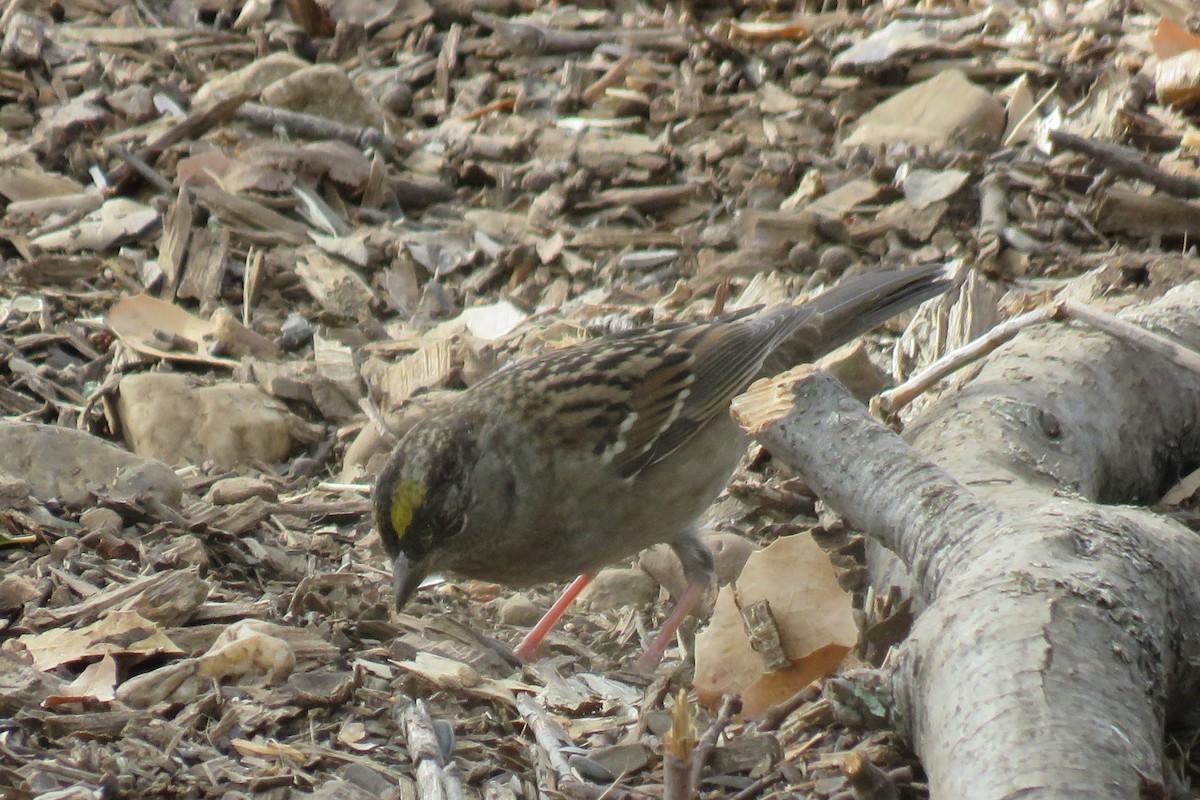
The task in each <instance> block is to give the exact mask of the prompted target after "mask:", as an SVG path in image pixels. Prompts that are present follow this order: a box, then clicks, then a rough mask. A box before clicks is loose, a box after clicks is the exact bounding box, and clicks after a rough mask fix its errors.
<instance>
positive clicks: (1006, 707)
mask: <svg viewBox="0 0 1200 800" xmlns="http://www.w3.org/2000/svg"><path fill="white" fill-rule="evenodd" d="M1122 317H1123V318H1124V319H1127V320H1128V321H1131V322H1134V323H1136V324H1139V325H1143V326H1146V327H1148V328H1150V329H1152V330H1154V331H1156V332H1158V333H1160V334H1162V335H1164V336H1167V337H1169V338H1171V339H1173V340H1174V341H1176V342H1178V343H1179V344H1181V345H1182V346H1184V347H1188V348H1191V349H1200V283H1193V284H1189V285H1187V286H1183V287H1179V288H1177V289H1175V290H1172V291H1171V292H1169V293H1168V294H1167V295H1166V296H1164V297H1163V298H1162V299H1161V300H1159V301H1158V302H1156V303H1154V304H1153V305H1151V306H1149V307H1146V308H1144V309H1141V310H1138V311H1135V312H1133V313H1129V314H1124V315H1122ZM734 415H735V417H736V418H737V419H738V421H739V422H740V423H741V424H742V425H743V426H745V427H746V428H747V430H749V431H750V432H751V433H752V434H753V435H754V436H755V437H756V438H757V439H758V440H759V441H760V442H762V443H763V444H764V445H765V446H766V447H767V448H768V449H769V450H770V451H771V452H772V454H773V455H774V456H776V457H778V458H779V459H780V460H781V461H783V462H784V463H786V464H788V465H789V466H791V467H792V468H794V469H795V470H796V471H797V472H798V473H799V474H800V475H801V476H802V477H803V478H804V479H805V480H806V481H807V482H808V483H809V485H810V486H811V487H812V488H813V489H814V490H815V491H816V492H817V494H818V495H819V496H820V497H821V498H822V499H823V500H825V502H827V503H828V504H829V505H830V506H831V507H832V508H833V509H834V510H836V511H838V512H839V513H841V514H842V515H844V516H845V517H846V518H847V519H848V521H849V522H850V523H851V524H853V525H854V526H855V527H857V528H859V529H860V530H862V531H864V532H865V533H866V534H867V535H868V536H869V537H871V539H872V540H873V541H874V542H876V543H878V544H879V545H882V548H878V550H877V552H876V556H877V557H876V558H873V559H872V563H870V564H869V567H870V569H871V571H872V575H873V579H876V580H880V579H883V577H884V576H889V577H890V576H893V575H895V574H896V572H895V569H894V563H889V562H895V563H898V564H899V565H900V566H901V567H902V568H903V571H904V573H906V575H907V576H908V578H909V581H908V582H907V583H908V587H909V591H911V593H912V596H913V599H914V601H915V605H916V606H917V607H918V608H919V609H921V611H920V615H919V616H918V618H917V620H916V622H915V623H914V627H913V630H912V632H911V634H910V636H909V638H908V639H907V640H906V641H905V642H904V643H903V644H901V645H900V646H899V647H898V648H896V649H895V650H894V651H893V652H892V653H891V655H890V657H889V658H888V660H887V662H885V665H884V668H883V671H882V674H881V678H882V685H883V686H884V687H885V688H886V689H887V690H888V692H889V693H890V696H891V699H892V705H891V715H892V722H893V723H894V724H895V725H896V727H897V729H898V730H900V731H901V732H902V733H903V734H905V735H906V736H907V737H908V739H909V741H910V742H911V744H912V746H913V748H914V750H915V752H916V753H917V754H918V756H919V757H920V758H921V761H922V764H923V766H924V768H925V770H926V773H927V774H928V778H929V786H930V795H931V797H932V798H934V799H935V800H937V799H938V798H955V800H957V799H958V798H1011V797H1016V796H1020V797H1023V798H1056V799H1057V798H1071V797H1079V798H1084V797H1086V798H1093V799H1095V798H1129V797H1135V796H1143V797H1154V796H1161V797H1166V796H1168V786H1169V779H1168V777H1167V772H1166V770H1165V768H1164V758H1163V737H1164V729H1165V727H1166V726H1167V725H1168V724H1170V723H1173V722H1176V721H1179V720H1180V719H1182V718H1183V717H1184V716H1186V715H1189V714H1193V715H1194V713H1195V711H1196V706H1197V700H1198V699H1200V692H1197V688H1198V686H1200V683H1198V681H1200V536H1197V534H1195V533H1194V532H1192V531H1191V530H1189V529H1187V528H1185V527H1184V526H1183V525H1181V524H1179V523H1177V522H1175V521H1174V520H1172V519H1169V518H1168V517H1165V516H1163V515H1159V514H1155V513H1151V512H1150V511H1148V510H1146V509H1145V508H1143V507H1141V506H1143V505H1144V504H1147V503H1150V502H1153V501H1154V500H1156V499H1158V498H1159V497H1161V496H1162V494H1163V492H1164V491H1166V489H1167V488H1169V487H1170V486H1171V485H1172V483H1174V481H1176V480H1177V479H1178V477H1179V476H1180V475H1181V474H1182V473H1183V471H1184V470H1186V469H1189V468H1194V467H1195V465H1196V464H1197V462H1198V461H1200V374H1196V373H1194V372H1191V371H1189V370H1185V369H1181V368H1179V367H1178V366H1176V365H1175V364H1174V363H1172V362H1171V361H1169V360H1167V359H1164V358H1162V357H1161V356H1158V355H1156V354H1153V353H1148V352H1147V351H1145V350H1144V349H1142V348H1140V347H1138V346H1136V345H1133V344H1130V343H1128V342H1125V341H1123V340H1120V339H1117V338H1114V337H1113V336H1111V335H1110V334H1106V333H1103V332H1100V331H1097V330H1094V329H1092V328H1090V327H1088V326H1086V325H1082V324H1078V323H1075V324H1070V325H1062V324H1053V323H1050V324H1045V325H1038V326H1035V327H1032V328H1030V329H1028V330H1026V331H1024V332H1022V333H1021V334H1020V335H1019V336H1018V337H1017V338H1015V339H1014V340H1013V341H1011V342H1009V343H1008V344H1006V345H1004V346H1003V347H1001V348H999V349H997V350H996V351H995V353H993V354H992V356H991V357H990V358H989V360H988V361H987V363H986V364H984V365H983V366H982V368H981V369H980V370H979V372H978V374H977V375H976V376H975V377H974V378H973V379H972V380H971V381H970V382H969V383H968V384H967V385H966V386H965V387H964V388H963V389H962V390H961V391H959V392H957V393H955V394H953V395H950V396H946V397H944V398H941V399H940V400H939V401H938V402H936V403H935V404H934V405H932V406H930V407H929V408H928V409H927V410H926V412H925V413H924V414H923V415H922V416H921V417H920V418H918V419H917V420H916V421H915V423H914V424H912V425H910V427H909V430H908V434H907V437H906V438H908V439H909V441H910V442H911V446H910V445H909V444H907V443H906V442H905V441H904V440H903V439H901V438H900V437H899V436H897V435H895V434H893V433H892V432H890V431H889V430H887V429H886V428H884V427H883V426H882V425H880V424H879V423H878V422H876V421H875V420H874V419H873V418H872V417H870V415H869V414H868V413H867V411H866V409H864V408H863V407H862V406H861V405H859V404H858V403H857V402H855V401H854V400H853V399H852V398H851V397H850V396H849V395H848V394H847V393H846V392H845V391H844V390H843V389H842V388H841V387H840V386H839V385H838V384H837V383H836V381H834V380H833V379H832V378H830V377H828V376H827V375H825V374H823V373H812V374H807V375H805V376H803V377H801V379H800V380H799V382H797V381H796V374H795V372H793V373H791V374H790V375H785V376H781V377H779V378H776V379H772V380H771V381H768V382H762V383H760V384H756V385H755V386H754V387H752V388H751V390H750V391H749V392H747V394H746V395H744V396H743V397H742V398H739V399H738V401H736V402H735V404H734ZM1118 504H1124V505H1118ZM883 548H886V551H884V550H883ZM880 554H884V555H885V557H878V556H879V555H880Z"/></svg>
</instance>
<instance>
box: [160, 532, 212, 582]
mask: <svg viewBox="0 0 1200 800" xmlns="http://www.w3.org/2000/svg"><path fill="white" fill-rule="evenodd" d="M150 561H151V563H153V564H155V565H156V566H158V567H160V568H163V569H190V570H192V571H194V572H195V573H196V574H198V575H204V574H205V573H207V572H208V550H207V549H206V548H205V547H204V542H203V541H201V539H200V538H199V537H197V536H192V535H190V534H188V535H184V536H178V537H176V538H174V539H173V540H171V542H170V544H169V545H167V546H166V547H164V548H163V549H162V550H161V551H160V552H155V553H152V554H151V556H150Z"/></svg>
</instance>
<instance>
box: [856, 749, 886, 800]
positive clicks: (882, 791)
mask: <svg viewBox="0 0 1200 800" xmlns="http://www.w3.org/2000/svg"><path fill="white" fill-rule="evenodd" d="M842 773H843V774H844V775H845V776H846V780H847V781H848V782H849V784H850V794H851V796H853V797H854V800H897V798H898V797H899V796H900V795H899V793H898V792H897V791H896V782H895V781H894V780H892V776H891V775H889V774H888V773H886V772H884V771H883V770H881V769H880V768H879V767H877V766H875V765H874V764H872V763H871V759H869V758H867V754H866V753H864V752H863V751H862V750H851V751H850V752H849V754H847V756H846V760H845V761H844V762H842Z"/></svg>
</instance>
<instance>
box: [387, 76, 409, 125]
mask: <svg viewBox="0 0 1200 800" xmlns="http://www.w3.org/2000/svg"><path fill="white" fill-rule="evenodd" d="M379 102H380V104H381V105H382V106H383V108H384V110H385V111H387V112H388V113H389V114H395V115H396V116H398V117H403V116H405V115H406V114H408V112H409V111H412V102H413V93H412V88H411V87H410V86H409V85H408V84H407V83H397V84H393V85H392V86H390V87H389V88H388V90H387V91H386V92H384V93H383V97H381V98H380V100H379Z"/></svg>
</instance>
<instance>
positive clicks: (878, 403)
mask: <svg viewBox="0 0 1200 800" xmlns="http://www.w3.org/2000/svg"><path fill="white" fill-rule="evenodd" d="M1063 319H1073V320H1076V321H1078V322H1085V323H1087V324H1088V325H1091V326H1092V327H1093V328H1096V329H1097V330H1101V331H1104V332H1105V333H1107V334H1109V335H1110V336H1116V337H1117V338H1118V339H1121V340H1123V341H1126V342H1129V343H1130V344H1133V345H1136V346H1139V347H1142V348H1145V349H1146V350H1149V351H1151V352H1153V353H1157V354H1158V355H1160V356H1162V357H1164V358H1166V359H1168V360H1169V361H1171V362H1172V363H1173V364H1176V365H1178V366H1180V367H1182V368H1184V369H1186V370H1190V371H1192V372H1195V373H1196V374H1198V375H1200V353H1196V352H1195V351H1193V350H1189V349H1188V348H1186V347H1182V346H1180V345H1179V344H1177V343H1176V342H1173V341H1171V340H1170V339H1168V338H1166V337H1165V336H1161V335H1159V334H1157V333H1154V332H1153V331H1150V330H1147V329H1146V328H1143V327H1142V326H1140V325H1135V324H1134V323H1132V322H1126V321H1125V320H1123V319H1121V318H1120V317H1117V316H1114V315H1113V314H1108V313H1105V312H1103V311H1100V310H1099V309H1096V308H1093V307H1091V306H1089V305H1086V304H1084V303H1080V302H1079V301H1077V300H1061V301H1058V302H1054V303H1050V304H1048V305H1044V306H1039V307H1038V308H1035V309H1033V310H1032V311H1027V312H1025V313H1024V314H1018V315H1017V316H1015V317H1013V318H1012V319H1009V320H1006V321H1004V322H1002V323H1000V324H999V325H997V326H996V327H994V328H992V329H991V330H990V331H988V332H987V333H985V334H984V335H983V336H980V337H979V338H978V339H975V340H973V341H970V342H967V343H966V344H965V345H963V346H962V347H959V348H957V349H955V350H951V351H950V352H949V353H946V354H945V355H944V356H942V357H941V358H939V359H938V360H937V361H935V362H933V363H932V364H930V365H929V366H928V367H926V368H925V369H923V370H921V371H920V372H918V373H917V374H916V375H913V376H912V377H911V378H909V379H908V380H907V381H905V382H904V383H902V384H900V385H899V386H897V387H896V388H894V389H889V390H888V391H886V392H882V393H881V394H880V395H879V396H878V397H876V398H875V399H874V400H872V401H871V407H872V410H874V411H877V412H882V413H883V414H893V413H895V412H896V411H899V410H900V409H901V408H904V407H905V406H907V405H908V404H909V403H911V402H912V401H913V400H915V399H916V398H917V397H919V396H920V395H921V394H923V393H925V392H926V391H928V390H929V389H930V387H932V386H933V385H934V384H935V383H937V382H938V381H940V380H942V379H943V378H945V377H946V376H948V375H950V374H952V373H954V372H956V371H958V370H960V369H962V368H963V367H965V366H967V365H968V364H970V363H972V362H974V361H977V360H979V359H980V358H982V357H983V356H985V355H987V354H988V353H990V352H992V351H993V350H995V349H996V348H997V347H999V346H1000V345H1002V344H1004V343H1005V342H1007V341H1008V340H1009V339H1012V338H1013V337H1014V336H1016V335H1017V334H1018V333H1020V332H1021V331H1022V330H1023V329H1025V328H1027V327H1029V326H1030V325H1037V324H1039V323H1042V322H1051V321H1054V320H1063Z"/></svg>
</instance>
